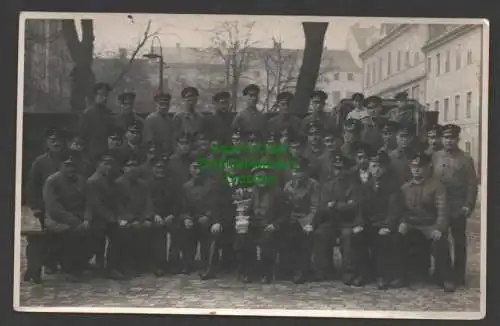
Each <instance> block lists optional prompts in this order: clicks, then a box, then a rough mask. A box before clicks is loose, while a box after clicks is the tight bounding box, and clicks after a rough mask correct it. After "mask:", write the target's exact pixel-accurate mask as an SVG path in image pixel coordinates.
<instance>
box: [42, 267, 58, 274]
mask: <svg viewBox="0 0 500 326" xmlns="http://www.w3.org/2000/svg"><path fill="white" fill-rule="evenodd" d="M43 272H44V273H45V274H47V275H54V274H57V272H59V269H58V268H57V265H56V266H53V265H51V266H47V265H46V266H45V267H44V269H43Z"/></svg>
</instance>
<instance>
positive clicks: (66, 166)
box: [27, 119, 477, 291]
mask: <svg viewBox="0 0 500 326" xmlns="http://www.w3.org/2000/svg"><path fill="white" fill-rule="evenodd" d="M140 126H141V124H139V123H132V124H131V125H129V127H128V128H127V132H126V133H125V135H122V134H120V133H119V132H118V131H117V130H113V131H112V132H111V133H110V134H109V135H108V136H109V137H108V139H107V151H106V152H105V153H103V154H102V155H100V156H99V158H98V160H97V164H96V165H95V168H91V166H92V164H91V163H89V160H86V159H85V155H84V154H83V153H85V150H84V147H85V145H84V144H85V142H84V141H83V142H82V139H81V138H82V137H80V136H78V137H75V138H74V139H73V141H71V142H70V146H69V147H70V153H71V155H69V156H67V155H63V153H65V152H66V151H65V150H64V149H65V148H64V147H65V141H64V137H63V135H61V132H59V131H58V130H49V132H48V133H47V147H48V152H47V153H46V154H44V155H42V156H41V157H40V158H39V159H37V160H36V161H35V162H34V163H33V167H32V170H31V173H30V180H29V181H30V186H29V189H30V202H31V207H32V208H33V209H34V211H35V214H36V216H38V217H40V220H41V222H42V223H43V225H44V227H45V228H46V229H47V230H48V231H49V232H52V233H53V234H54V239H55V240H54V241H53V243H54V244H55V245H53V248H51V249H52V252H53V255H51V258H52V259H53V260H54V261H52V264H50V265H52V266H51V267H53V268H55V267H57V264H56V263H60V264H61V265H62V266H61V267H62V268H63V270H64V272H66V273H67V274H68V275H69V277H70V279H72V280H78V279H80V277H81V273H82V271H83V270H84V269H85V268H86V265H87V264H88V261H89V259H90V258H91V256H94V255H95V256H96V260H97V261H98V262H99V264H100V265H101V266H105V268H106V274H107V275H108V276H109V277H111V278H117V279H121V278H126V277H127V276H131V275H135V273H137V272H144V270H148V269H149V270H154V272H155V274H156V275H159V276H161V275H164V274H165V273H166V272H169V273H178V272H184V273H190V272H192V271H193V270H194V269H196V268H200V269H201V277H202V278H203V279H208V278H212V277H215V275H216V271H217V269H218V268H219V267H220V265H221V264H219V262H218V260H219V258H222V262H220V263H225V264H227V265H229V266H231V265H232V266H233V267H235V266H236V267H237V268H238V270H239V273H240V274H241V276H242V278H243V280H244V281H245V282H249V281H253V280H254V279H256V278H259V279H261V280H262V281H263V282H270V281H271V280H272V273H273V270H274V268H273V266H274V264H275V262H276V259H275V258H276V252H279V257H280V263H281V262H283V264H284V265H288V267H289V269H290V270H291V272H292V274H293V280H294V281H295V282H296V283H302V282H305V281H306V280H311V281H313V280H327V279H330V278H331V277H332V274H333V272H332V248H333V246H335V245H336V243H337V242H336V239H339V240H340V247H341V252H342V267H341V274H342V275H341V278H342V279H343V280H344V282H345V283H346V284H352V285H358V286H359V285H363V284H365V283H366V282H368V281H370V280H372V279H377V281H378V285H379V287H380V288H381V289H385V288H387V287H389V286H393V287H399V286H401V285H403V284H404V283H405V271H404V268H403V266H405V263H404V261H405V260H404V257H405V252H404V250H402V251H400V252H398V249H401V248H404V242H405V240H404V239H405V235H406V234H408V232H409V230H418V231H419V232H421V233H422V234H423V235H424V236H425V237H426V238H427V239H428V240H429V241H430V242H431V243H432V248H433V254H434V256H435V258H436V269H435V270H436V277H437V279H438V280H439V282H440V284H442V285H443V287H444V288H445V290H446V291H453V290H454V288H455V283H459V284H460V285H462V284H463V283H464V282H465V252H463V253H462V249H463V251H465V239H464V240H463V241H462V242H461V237H462V233H463V237H464V238H465V226H463V227H462V228H460V227H459V226H460V225H459V226H456V225H455V226H454V223H456V224H459V223H463V224H465V219H466V217H468V216H469V215H470V213H471V212H472V210H473V208H474V204H475V196H476V193H477V182H476V181H475V180H476V176H475V172H474V168H473V164H472V161H471V160H470V157H468V156H466V155H465V154H464V153H463V152H462V151H460V150H459V149H458V147H457V144H458V137H459V133H460V128H459V127H458V126H455V125H447V126H445V127H444V128H440V127H436V128H434V129H433V130H430V136H431V137H429V139H431V140H432V141H431V146H430V148H429V150H431V151H433V150H435V151H436V152H435V153H433V154H432V157H431V155H429V154H430V153H424V152H422V151H421V150H415V148H416V146H414V145H412V144H413V143H414V137H415V128H414V126H412V125H411V124H401V125H397V124H396V123H386V124H385V125H383V126H381V131H382V135H385V136H384V137H383V138H384V145H383V146H382V147H381V148H378V149H374V148H373V147H371V146H369V145H368V144H364V143H362V142H360V141H359V131H360V128H359V123H358V122H357V120H355V119H349V120H347V121H346V123H345V126H344V134H343V137H342V136H339V135H336V134H335V133H334V132H331V131H328V130H322V129H321V128H320V127H318V124H316V123H311V124H310V126H309V129H308V131H309V139H306V138H305V137H303V136H302V135H300V134H294V133H293V132H291V133H287V135H286V136H285V137H283V136H284V135H283V134H282V135H281V137H280V136H279V135H276V134H272V133H271V134H268V135H267V136H266V139H265V141H266V146H264V147H262V146H255V145H256V144H258V143H259V142H262V141H263V139H259V136H260V135H258V134H255V133H250V134H244V133H243V135H242V133H241V132H239V131H238V130H237V131H235V132H234V133H233V135H232V143H233V145H237V144H239V143H244V144H247V146H243V147H241V146H240V147H241V148H248V150H245V151H244V153H230V155H231V156H232V160H228V157H227V156H228V155H224V154H225V153H221V151H213V152H211V149H214V148H216V146H214V145H216V144H215V143H214V142H212V146H211V140H216V139H211V138H212V137H211V135H210V133H209V132H207V131H208V130H206V131H201V132H199V133H198V135H197V136H196V138H195V139H192V136H190V135H189V134H181V135H179V136H178V137H177V144H176V151H175V153H174V154H173V155H168V153H165V152H164V151H162V150H161V149H160V147H159V146H157V145H156V144H155V143H150V144H148V145H149V146H147V150H144V151H130V147H129V146H124V144H123V143H125V145H130V144H136V145H137V146H136V147H140V148H143V147H142V146H140V145H139V144H141V142H140V138H141V135H142V133H141V130H140V128H141V127H140ZM242 136H243V137H242ZM441 136H443V137H442V138H443V142H442V145H439V144H441V142H440V141H439V140H440V139H441ZM122 137H124V138H125V141H123V139H122ZM394 139H396V140H397V141H396V148H395V149H394V150H392V151H390V153H389V154H388V153H387V152H388V150H387V148H385V147H387V145H389V144H390V143H391V140H394ZM280 141H283V142H286V143H285V144H287V145H288V146H285V148H288V149H289V151H286V152H278V153H277V152H276V148H277V147H276V144H277V143H279V142H280ZM267 144H269V145H270V146H267ZM322 144H324V146H322ZM440 146H443V148H442V149H440ZM234 147H237V146H234ZM252 148H265V150H264V153H262V152H260V153H259V151H256V152H252ZM282 148H283V147H282ZM141 153H145V154H144V155H141ZM221 154H222V155H221ZM259 155H261V157H262V155H264V158H265V159H261V161H262V162H267V163H266V164H257V165H256V166H250V167H249V166H248V165H247V166H245V167H241V166H237V165H238V164H237V162H245V161H248V160H250V159H252V160H254V161H259V159H256V158H258V157H259ZM141 156H142V157H141ZM217 156H219V157H217ZM63 157H64V158H63ZM207 157H208V158H212V159H215V160H216V161H217V160H219V161H221V162H229V161H230V162H233V163H231V164H222V165H215V166H210V167H209V168H207V167H206V166H205V165H203V164H200V162H205V161H206V159H207ZM235 159H236V160H235ZM278 160H281V161H293V162H295V164H290V165H289V166H290V169H291V170H287V169H281V170H280V169H277V168H276V166H269V163H272V162H276V161H278ZM235 162H236V164H235ZM431 163H432V164H431ZM431 165H432V168H431ZM56 171H57V172H56ZM54 172H55V173H54ZM249 173H250V174H251V175H252V176H253V177H252V178H248V177H246V178H244V179H245V180H246V181H247V182H246V184H239V182H238V181H239V180H242V178H241V177H240V178H238V177H236V178H234V177H233V178H231V177H230V176H242V175H245V176H248V174H249ZM228 176H229V177H228ZM269 176H274V178H270V177H269ZM248 180H252V182H253V183H254V184H253V185H252V182H249V181H248ZM269 180H272V182H269ZM450 185H451V186H450ZM242 188H243V190H244V192H246V193H248V194H249V196H248V199H249V203H247V207H248V209H247V211H246V212H244V213H243V214H241V215H243V216H249V219H248V220H246V222H248V223H245V220H244V219H239V222H240V223H235V221H236V220H237V219H235V207H234V205H233V201H232V199H233V197H234V196H236V195H235V194H237V193H241V191H238V190H242ZM236 197H237V196H236ZM457 207H458V208H457ZM449 230H451V232H452V234H453V239H454V245H455V248H454V252H455V259H454V262H453V265H452V262H451V260H450V254H449V244H448V240H447V234H448V232H449ZM454 230H455V231H454ZM167 233H170V236H171V244H170V245H169V246H168V248H169V253H168V254H167V253H166V252H165V251H166V248H167V245H166V244H165V241H166V234H167ZM106 238H107V239H108V241H109V245H108V246H107V254H104V248H105V247H106ZM198 243H199V245H200V256H201V265H199V266H196V264H195V260H194V257H195V252H196V248H197V245H198ZM57 244H59V245H57ZM257 248H259V250H258V252H259V256H260V259H259V260H258V261H255V260H256V258H257V254H256V253H257ZM220 249H222V250H220ZM220 251H222V256H221V257H220ZM290 253H293V255H292V254H290ZM297 253H298V254H297ZM167 257H168V261H167ZM137 269H140V270H139V271H138V270H137ZM141 269H142V270H141ZM311 270H312V272H311ZM27 278H28V279H30V278H31V279H33V278H35V279H34V280H35V281H37V279H36V277H35V276H34V275H27Z"/></svg>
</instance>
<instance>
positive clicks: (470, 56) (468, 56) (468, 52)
mask: <svg viewBox="0 0 500 326" xmlns="http://www.w3.org/2000/svg"><path fill="white" fill-rule="evenodd" d="M467 64H468V65H470V64H472V50H468V51H467Z"/></svg>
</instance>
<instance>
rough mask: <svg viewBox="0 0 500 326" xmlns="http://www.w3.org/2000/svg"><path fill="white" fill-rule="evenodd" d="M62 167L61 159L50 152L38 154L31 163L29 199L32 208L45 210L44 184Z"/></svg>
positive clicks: (28, 188) (28, 186) (28, 187)
mask: <svg viewBox="0 0 500 326" xmlns="http://www.w3.org/2000/svg"><path fill="white" fill-rule="evenodd" d="M60 167H61V160H59V159H56V158H55V157H52V156H51V155H50V153H48V152H47V153H45V154H42V155H40V156H38V157H37V158H36V159H35V161H34V162H33V164H32V165H31V170H30V172H29V176H28V185H27V195H28V196H27V200H28V205H29V206H30V207H31V209H32V210H39V211H41V212H43V211H44V207H45V205H44V202H43V185H44V183H45V180H47V178H48V177H50V176H51V175H52V174H54V173H56V172H57V171H59V168H60Z"/></svg>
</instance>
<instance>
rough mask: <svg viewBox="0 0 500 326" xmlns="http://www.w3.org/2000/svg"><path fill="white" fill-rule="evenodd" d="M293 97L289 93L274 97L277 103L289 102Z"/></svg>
mask: <svg viewBox="0 0 500 326" xmlns="http://www.w3.org/2000/svg"><path fill="white" fill-rule="evenodd" d="M293 97H294V95H293V94H292V93H291V92H281V93H279V94H278V96H277V97H276V100H277V101H278V102H290V101H291V100H293Z"/></svg>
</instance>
